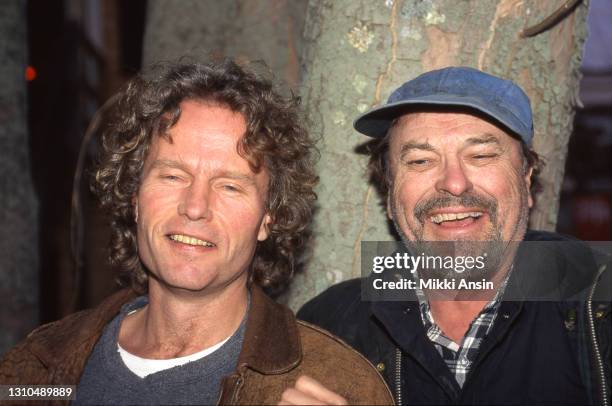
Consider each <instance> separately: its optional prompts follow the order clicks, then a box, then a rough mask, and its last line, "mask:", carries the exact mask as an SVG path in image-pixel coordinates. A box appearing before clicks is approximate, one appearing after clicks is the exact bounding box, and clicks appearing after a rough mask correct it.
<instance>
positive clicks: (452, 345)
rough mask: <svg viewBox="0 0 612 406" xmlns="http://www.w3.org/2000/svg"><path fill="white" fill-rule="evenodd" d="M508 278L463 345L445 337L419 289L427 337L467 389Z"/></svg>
mask: <svg viewBox="0 0 612 406" xmlns="http://www.w3.org/2000/svg"><path fill="white" fill-rule="evenodd" d="M507 281H508V278H507V277H506V280H505V281H504V283H503V284H502V286H501V288H500V289H499V290H498V291H497V293H496V295H495V297H494V298H493V300H492V301H490V302H489V303H487V305H486V306H485V307H484V308H483V309H482V310H481V312H480V313H479V314H478V316H477V317H476V318H475V319H474V320H473V321H472V323H471V324H470V327H469V328H468V331H467V333H466V334H465V336H464V337H463V341H462V342H461V345H458V344H457V343H456V342H454V341H453V340H451V339H450V338H448V337H446V336H445V335H444V332H443V331H442V330H441V329H440V327H438V325H437V324H436V323H435V322H434V320H433V316H432V314H431V308H430V307H429V301H428V300H427V298H426V297H425V294H424V293H423V291H422V290H420V289H416V294H417V298H418V300H419V308H420V310H421V318H422V319H423V325H424V326H425V331H426V332H427V337H428V338H429V339H430V340H431V341H432V342H433V344H434V347H435V348H436V350H437V351H438V353H439V354H440V356H441V357H442V359H443V360H444V362H445V363H446V365H447V366H448V369H450V371H451V374H453V376H454V377H455V380H456V381H457V383H458V384H459V386H460V387H463V384H464V383H465V378H466V377H467V374H468V373H469V372H470V367H471V366H472V363H473V362H474V361H475V360H476V355H477V354H478V349H479V348H480V343H481V342H482V340H484V338H485V337H486V336H487V334H488V333H489V331H491V328H492V327H493V322H494V321H495V317H496V316H497V310H498V309H499V305H500V304H501V296H502V294H503V291H504V289H505V287H506V282H507Z"/></svg>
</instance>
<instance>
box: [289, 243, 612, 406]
mask: <svg viewBox="0 0 612 406" xmlns="http://www.w3.org/2000/svg"><path fill="white" fill-rule="evenodd" d="M525 240H531V241H533V240H536V241H551V240H564V238H563V237H561V236H559V235H557V234H552V233H544V232H529V233H528V234H527V236H526V237H525ZM571 254H574V253H571ZM575 257H576V255H572V258H573V259H574V260H575ZM571 260H572V259H569V253H563V252H562V253H555V254H554V255H553V256H551V255H544V254H538V256H537V257H536V258H533V257H531V258H530V259H529V261H530V262H531V263H532V264H533V263H534V262H537V261H541V263H538V264H537V266H536V267H535V269H538V270H542V271H541V272H542V273H544V274H545V275H546V278H547V280H555V283H557V282H558V281H560V280H563V281H568V280H569V286H570V287H571V286H572V285H573V284H574V282H573V281H572V279H571V278H572V277H573V274H574V273H575V272H569V273H568V272H567V271H568V270H572V271H573V268H572V267H571V266H567V264H566V263H567V262H568V261H569V262H570V264H571ZM515 267H516V263H515ZM608 268H609V266H607V267H606V265H605V264H604V265H599V264H598V265H597V266H596V267H595V266H594V267H593V268H592V269H593V270H594V271H595V272H594V274H593V277H592V279H591V283H590V286H588V289H584V292H583V293H581V294H577V297H576V298H575V299H576V300H571V301H538V302H536V301H504V302H502V304H501V306H500V308H499V312H498V315H497V318H496V320H495V324H494V326H493V329H492V330H491V331H490V332H489V335H488V336H487V338H486V339H485V340H484V341H483V343H482V344H481V347H480V350H479V353H478V357H477V359H476V361H475V362H474V365H472V366H471V369H470V373H469V374H468V377H467V379H466V382H465V384H464V386H463V388H460V387H459V386H458V385H457V383H456V382H455V380H454V378H453V376H452V375H451V373H450V371H449V370H448V368H447V366H446V365H445V363H444V361H443V360H442V358H441V357H440V356H439V354H438V352H437V351H436V350H435V348H434V346H433V345H432V343H431V342H430V341H429V339H428V338H427V337H426V335H425V331H424V327H423V323H422V320H421V315H420V312H419V308H418V302H416V301H403V302H397V301H396V302H366V301H362V300H361V284H360V280H359V279H355V280H350V281H346V282H343V283H340V284H338V285H335V286H333V287H331V288H329V289H328V290H327V291H325V292H323V293H322V294H321V295H319V296H318V297H316V298H314V299H313V300H311V301H310V302H308V303H307V304H306V305H304V307H303V308H302V309H301V310H300V311H299V312H298V318H301V319H303V320H305V321H308V322H311V323H314V324H317V325H319V326H321V327H323V328H325V329H327V330H329V331H331V332H332V333H334V334H336V335H338V336H339V337H341V338H342V339H344V340H345V341H347V342H348V343H349V344H350V345H352V346H353V347H355V348H356V349H357V350H358V351H360V352H361V353H362V354H364V355H365V356H366V357H367V358H368V359H369V360H370V362H372V363H373V364H374V365H376V366H377V368H378V369H379V371H380V372H381V373H382V374H383V376H384V377H385V379H386V381H387V383H388V384H389V386H390V387H391V388H392V390H393V391H394V392H395V396H396V402H397V403H399V404H610V403H609V402H610V364H611V360H612V354H611V351H610V347H611V334H612V316H611V315H610V302H609V301H605V302H594V301H592V300H590V299H592V297H593V295H594V293H595V291H594V289H597V290H601V289H604V290H607V292H609V291H610V290H611V287H612V285H611V279H610V273H612V269H611V270H609V271H608ZM531 269H533V268H531ZM550 272H554V273H556V274H555V275H551V274H550ZM517 275H520V273H517ZM513 276H514V274H513ZM581 277H582V279H584V275H582V276H581ZM517 278H518V276H517ZM555 278H556V279H555ZM511 282H512V279H511ZM559 283H560V284H561V285H563V284H564V282H559ZM599 296H600V295H595V297H599ZM604 296H605V295H604ZM564 297H565V296H564ZM607 297H609V295H608V296H607Z"/></svg>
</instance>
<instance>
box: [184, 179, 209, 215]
mask: <svg viewBox="0 0 612 406" xmlns="http://www.w3.org/2000/svg"><path fill="white" fill-rule="evenodd" d="M211 198H212V196H211V193H210V187H209V186H208V185H207V184H206V185H197V184H195V183H194V184H191V185H190V186H189V187H188V188H186V189H185V191H184V192H183V196H182V198H181V201H180V202H179V206H178V213H179V215H181V216H185V217H187V218H188V219H189V220H191V221H198V220H205V219H209V218H210V216H211V211H210V199H211Z"/></svg>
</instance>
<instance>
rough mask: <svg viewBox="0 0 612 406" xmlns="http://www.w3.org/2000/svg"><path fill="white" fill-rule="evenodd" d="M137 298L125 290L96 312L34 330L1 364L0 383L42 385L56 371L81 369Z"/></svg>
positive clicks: (75, 316) (74, 314)
mask: <svg viewBox="0 0 612 406" xmlns="http://www.w3.org/2000/svg"><path fill="white" fill-rule="evenodd" d="M134 296H135V295H134V293H133V292H132V291H130V290H122V291H120V292H118V293H116V294H114V295H112V296H110V297H109V298H107V299H106V300H105V301H103V302H102V303H101V304H100V305H99V306H98V307H96V308H95V309H89V310H83V311H80V312H77V313H73V314H71V315H68V316H66V317H64V318H63V319H61V320H58V321H54V322H52V323H48V324H44V325H42V326H40V327H38V328H36V329H34V330H33V331H32V332H31V333H30V334H28V336H27V337H26V338H25V339H24V340H23V341H22V342H20V343H19V344H18V345H16V346H15V347H14V348H12V349H11V350H10V351H8V352H7V353H6V354H5V355H4V356H3V357H2V360H0V382H2V383H5V382H6V383H9V382H10V383H20V382H21V383H30V384H34V383H43V382H45V381H46V380H47V379H50V376H51V375H52V374H53V370H54V369H55V368H58V367H60V366H61V368H62V369H63V370H68V369H69V367H70V366H71V363H74V364H75V365H76V364H79V365H80V364H81V363H83V362H84V360H85V359H86V358H87V356H88V354H89V352H90V351H91V348H92V347H93V345H94V344H95V342H96V341H97V339H98V337H99V336H100V333H101V332H102V330H103V328H104V326H106V324H107V323H108V322H109V321H110V320H111V319H112V318H113V317H114V316H115V315H116V314H117V312H118V311H119V309H120V308H121V306H122V305H123V304H124V303H126V302H127V301H129V300H130V299H132V298H133V297H134Z"/></svg>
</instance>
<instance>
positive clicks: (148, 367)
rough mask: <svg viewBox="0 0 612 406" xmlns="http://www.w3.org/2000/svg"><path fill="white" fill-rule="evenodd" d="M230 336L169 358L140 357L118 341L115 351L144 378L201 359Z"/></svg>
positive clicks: (131, 369)
mask: <svg viewBox="0 0 612 406" xmlns="http://www.w3.org/2000/svg"><path fill="white" fill-rule="evenodd" d="M138 310H140V309H136V310H132V311H131V312H129V313H128V316H129V315H130V314H132V313H135V312H136V311H138ZM231 337H232V336H231V334H230V335H229V336H228V337H227V338H226V339H225V340H223V341H221V342H220V343H217V344H215V345H213V346H212V347H208V348H204V349H203V350H202V351H198V352H196V353H193V354H189V355H185V356H184V357H178V358H170V359H149V358H141V357H139V356H137V355H134V354H132V353H130V352H127V351H126V350H125V349H123V347H121V346H120V345H119V342H117V351H119V355H121V359H122V360H123V363H124V364H125V366H126V367H128V369H129V370H130V371H132V373H134V374H135V375H137V376H139V377H141V378H144V377H145V376H147V375H151V374H154V373H156V372H159V371H163V370H165V369H170V368H174V367H178V366H180V365H184V364H186V363H188V362H192V361H197V360H199V359H202V358H204V357H206V356H208V355H210V354H212V353H213V352H215V351H217V350H218V349H219V348H221V347H222V346H223V344H225V343H226V342H227V340H229V339H230V338H231Z"/></svg>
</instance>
